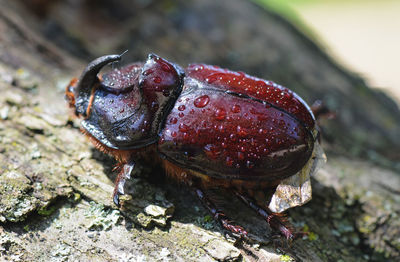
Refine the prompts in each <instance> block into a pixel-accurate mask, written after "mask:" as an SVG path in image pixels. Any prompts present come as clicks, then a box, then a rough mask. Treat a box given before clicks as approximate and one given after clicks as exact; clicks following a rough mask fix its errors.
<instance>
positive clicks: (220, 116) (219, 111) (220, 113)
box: [214, 108, 226, 120]
mask: <svg viewBox="0 0 400 262" xmlns="http://www.w3.org/2000/svg"><path fill="white" fill-rule="evenodd" d="M214 116H215V119H217V120H224V119H225V117H226V111H225V109H223V108H218V109H217V110H215V113H214Z"/></svg>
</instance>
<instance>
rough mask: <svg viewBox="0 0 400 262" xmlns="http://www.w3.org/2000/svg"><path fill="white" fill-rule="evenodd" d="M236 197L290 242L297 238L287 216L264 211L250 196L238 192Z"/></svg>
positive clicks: (267, 210) (266, 209)
mask: <svg viewBox="0 0 400 262" xmlns="http://www.w3.org/2000/svg"><path fill="white" fill-rule="evenodd" d="M234 193H235V195H236V196H237V197H238V198H239V199H241V200H242V201H243V202H244V203H245V204H246V205H248V206H249V207H251V208H252V209H253V210H254V211H256V212H257V214H259V215H260V216H261V217H263V218H264V219H265V220H266V221H267V222H268V224H269V225H270V226H271V228H272V229H274V230H277V231H279V232H280V233H281V234H282V235H283V236H285V237H286V239H288V240H292V239H294V238H295V237H296V233H294V228H293V226H292V225H290V223H289V221H287V219H286V217H285V215H283V214H279V213H274V212H272V211H271V210H269V209H268V208H265V209H263V208H262V207H260V206H258V205H257V204H256V203H255V202H254V200H253V199H252V198H250V197H249V196H247V195H245V194H243V193H240V192H238V191H234Z"/></svg>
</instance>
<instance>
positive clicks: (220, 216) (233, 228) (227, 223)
mask: <svg viewBox="0 0 400 262" xmlns="http://www.w3.org/2000/svg"><path fill="white" fill-rule="evenodd" d="M195 193H196V195H197V197H198V198H199V199H200V200H201V202H202V203H203V205H204V206H205V207H206V208H207V209H208V210H209V211H210V212H211V214H212V215H213V217H214V219H215V220H217V221H218V222H219V223H220V224H221V226H222V227H224V228H225V229H227V230H228V231H230V232H232V233H233V234H235V235H238V236H239V237H240V238H243V239H246V240H248V241H250V239H249V237H248V233H247V231H246V230H245V229H244V228H243V227H241V226H239V225H235V224H234V223H233V221H231V220H230V219H229V218H228V217H227V216H226V215H225V214H224V213H223V212H222V211H221V210H220V209H218V207H217V206H216V205H215V204H214V202H212V200H211V199H210V198H209V197H208V196H207V195H206V194H205V192H204V191H202V190H201V189H198V188H195Z"/></svg>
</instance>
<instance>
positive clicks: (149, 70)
mask: <svg viewBox="0 0 400 262" xmlns="http://www.w3.org/2000/svg"><path fill="white" fill-rule="evenodd" d="M153 72H154V71H153V69H147V70H146V71H144V72H143V74H144V75H145V76H148V75H150V74H151V73H153Z"/></svg>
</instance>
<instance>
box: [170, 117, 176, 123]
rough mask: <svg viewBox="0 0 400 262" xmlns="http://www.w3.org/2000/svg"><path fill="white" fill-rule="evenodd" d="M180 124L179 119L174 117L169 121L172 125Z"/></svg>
mask: <svg viewBox="0 0 400 262" xmlns="http://www.w3.org/2000/svg"><path fill="white" fill-rule="evenodd" d="M177 122H178V119H177V118H176V117H173V118H171V119H170V120H169V123H170V124H176V123H177Z"/></svg>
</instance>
